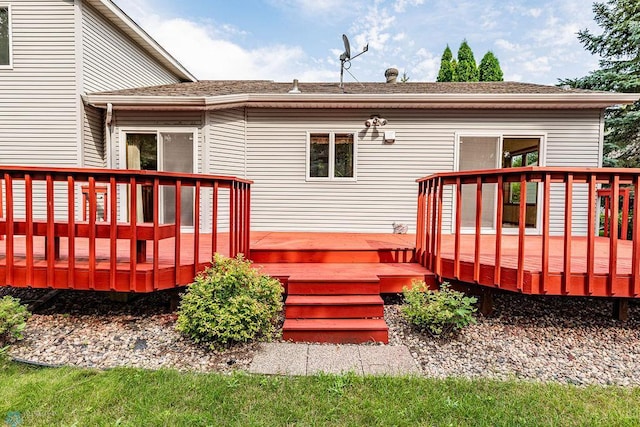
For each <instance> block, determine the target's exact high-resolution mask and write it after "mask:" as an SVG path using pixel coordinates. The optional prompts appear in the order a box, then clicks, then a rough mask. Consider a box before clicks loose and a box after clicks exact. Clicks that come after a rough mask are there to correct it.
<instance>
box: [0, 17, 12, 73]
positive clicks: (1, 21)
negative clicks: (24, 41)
mask: <svg viewBox="0 0 640 427" xmlns="http://www.w3.org/2000/svg"><path fill="white" fill-rule="evenodd" d="M10 67H11V9H10V8H9V6H3V5H0V68H10Z"/></svg>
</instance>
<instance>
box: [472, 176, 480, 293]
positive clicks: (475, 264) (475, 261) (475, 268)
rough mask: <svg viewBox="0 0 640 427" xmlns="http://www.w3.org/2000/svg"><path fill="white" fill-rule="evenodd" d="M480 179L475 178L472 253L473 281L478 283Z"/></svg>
mask: <svg viewBox="0 0 640 427" xmlns="http://www.w3.org/2000/svg"><path fill="white" fill-rule="evenodd" d="M481 239H482V178H480V177H478V178H476V232H475V245H474V252H473V254H474V255H473V256H474V257H473V281H474V282H476V283H477V282H479V281H480V245H481V243H482V241H481Z"/></svg>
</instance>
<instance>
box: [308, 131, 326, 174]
mask: <svg viewBox="0 0 640 427" xmlns="http://www.w3.org/2000/svg"><path fill="white" fill-rule="evenodd" d="M309 157H310V164H309V167H310V173H309V176H311V177H314V178H328V177H329V135H328V134H312V135H311V147H310V149H309Z"/></svg>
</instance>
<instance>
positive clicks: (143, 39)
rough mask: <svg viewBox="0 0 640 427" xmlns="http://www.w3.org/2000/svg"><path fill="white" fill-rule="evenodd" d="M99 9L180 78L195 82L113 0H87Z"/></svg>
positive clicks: (193, 78) (187, 72) (183, 68)
mask: <svg viewBox="0 0 640 427" xmlns="http://www.w3.org/2000/svg"><path fill="white" fill-rule="evenodd" d="M85 1H86V2H87V3H88V4H90V5H91V6H93V7H94V8H95V9H96V10H98V11H99V12H100V13H101V14H102V15H103V16H104V17H105V18H106V19H107V20H109V22H111V23H112V24H113V25H115V26H116V27H117V28H118V29H120V30H121V31H122V32H124V33H125V34H126V35H127V36H129V37H130V38H131V39H132V40H133V41H135V42H136V43H137V44H138V45H139V46H140V47H141V48H142V49H144V50H145V51H146V52H148V53H149V54H150V55H151V56H152V57H153V58H155V59H156V60H157V61H159V62H160V63H161V64H163V65H164V66H165V67H166V68H167V69H169V70H171V72H172V73H174V74H175V75H176V76H178V78H179V79H181V80H183V81H185V82H195V81H197V79H196V78H195V76H193V74H191V73H190V72H189V70H187V69H186V68H185V67H184V66H183V65H182V64H180V62H178V60H176V59H175V58H174V57H173V56H171V54H169V53H168V52H167V51H166V50H165V49H164V48H163V47H162V46H160V44H158V42H156V41H155V40H154V39H153V38H152V37H151V36H150V35H149V34H147V32H146V31H144V30H143V29H142V28H140V26H139V25H138V24H136V22H135V21H134V20H133V19H131V18H130V17H129V16H128V15H127V14H126V13H124V12H123V11H122V9H120V8H119V7H118V6H117V5H116V4H115V3H113V2H112V1H111V0H85Z"/></svg>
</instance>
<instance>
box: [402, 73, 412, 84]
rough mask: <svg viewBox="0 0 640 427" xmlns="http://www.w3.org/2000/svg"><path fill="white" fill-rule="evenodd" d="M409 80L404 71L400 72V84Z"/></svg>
mask: <svg viewBox="0 0 640 427" xmlns="http://www.w3.org/2000/svg"><path fill="white" fill-rule="evenodd" d="M409 79H410V77H409V76H408V75H407V72H406V71H403V72H402V77H400V83H406V82H408V81H409Z"/></svg>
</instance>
